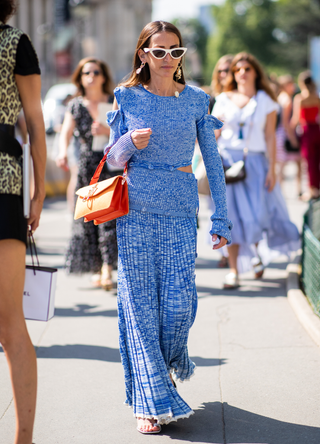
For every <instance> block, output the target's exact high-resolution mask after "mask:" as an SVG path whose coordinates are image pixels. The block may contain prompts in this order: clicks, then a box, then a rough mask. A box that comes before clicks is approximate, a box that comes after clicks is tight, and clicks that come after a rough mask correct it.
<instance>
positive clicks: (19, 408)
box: [0, 0, 46, 444]
mask: <svg viewBox="0 0 320 444" xmlns="http://www.w3.org/2000/svg"><path fill="white" fill-rule="evenodd" d="M15 10H16V7H15V2H14V1H12V0H0V65H1V70H0V90H1V95H0V168H1V177H0V207H1V217H0V342H1V344H2V347H3V349H4V352H5V356H6V359H7V361H8V365H9V372H10V378H11V383H12V389H13V398H14V405H15V413H16V433H15V438H14V443H15V444H31V442H32V432H33V423H34V417H35V409H36V392H37V363H36V354H35V350H34V347H33V345H32V342H31V340H30V337H29V334H28V331H27V327H26V323H25V320H24V314H23V308H22V299H23V287H24V278H25V255H26V244H27V225H30V227H31V230H32V231H34V230H36V229H37V227H38V225H39V219H40V213H41V210H42V205H43V201H44V198H45V187H44V177H45V162H46V141H45V128H44V121H43V115H42V108H41V80H40V68H39V61H38V58H37V55H36V53H35V50H34V48H33V46H32V44H31V42H30V39H29V37H28V36H27V35H26V34H24V33H23V32H22V31H20V30H19V29H16V28H12V27H10V26H8V25H6V24H5V23H6V22H7V21H8V19H9V17H10V16H11V15H12V14H13V13H14V12H15ZM21 108H23V111H24V115H25V119H26V124H27V130H28V133H29V134H30V144H31V154H32V159H33V166H34V195H33V198H32V200H31V208H30V217H29V219H28V220H27V219H25V217H24V213H23V202H22V170H21V155H22V149H21V146H20V144H19V142H18V141H17V140H16V139H15V138H14V136H15V132H14V126H15V124H16V122H17V119H18V116H19V112H20V110H21Z"/></svg>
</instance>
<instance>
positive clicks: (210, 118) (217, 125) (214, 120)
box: [204, 114, 223, 130]
mask: <svg viewBox="0 0 320 444" xmlns="http://www.w3.org/2000/svg"><path fill="white" fill-rule="evenodd" d="M204 121H205V122H208V123H211V124H212V125H213V129H215V130H217V129H220V128H222V127H223V122H221V120H219V119H217V118H216V117H215V116H213V115H212V114H206V115H205V116H204Z"/></svg>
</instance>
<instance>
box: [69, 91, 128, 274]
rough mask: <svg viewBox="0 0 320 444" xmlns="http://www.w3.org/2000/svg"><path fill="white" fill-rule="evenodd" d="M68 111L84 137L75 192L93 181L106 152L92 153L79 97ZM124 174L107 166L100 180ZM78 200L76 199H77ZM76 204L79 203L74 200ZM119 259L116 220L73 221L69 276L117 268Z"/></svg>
mask: <svg viewBox="0 0 320 444" xmlns="http://www.w3.org/2000/svg"><path fill="white" fill-rule="evenodd" d="M68 111H69V112H70V113H71V114H72V116H73V118H74V120H75V122H76V129H77V130H78V132H79V135H80V138H81V145H80V159H79V164H78V167H79V171H78V181H77V186H76V189H79V188H82V187H84V186H87V185H89V183H90V180H91V178H92V176H93V174H94V172H95V170H96V168H97V166H98V164H99V162H100V160H101V159H102V157H103V151H92V141H93V136H92V133H91V125H92V123H93V119H92V117H91V115H90V113H89V111H88V109H87V108H86V107H85V106H84V104H83V97H81V96H79V97H76V98H74V99H73V100H71V101H70V103H69V105H68ZM118 173H119V174H121V172H120V171H119V172H117V171H112V172H110V171H109V170H108V167H107V165H105V166H104V168H103V170H102V172H101V175H100V180H105V179H108V178H110V177H112V176H114V175H117V174H118ZM75 197H76V196H75ZM75 202H76V200H75ZM117 258H118V248H117V235H116V221H115V220H112V221H110V222H106V223H104V224H101V225H98V226H96V225H94V224H93V222H88V223H85V222H84V220H83V219H78V220H75V221H73V225H72V235H71V240H70V243H69V247H68V250H67V255H66V268H67V271H68V272H69V273H89V272H91V273H98V272H100V270H101V267H102V264H108V265H115V263H116V261H117Z"/></svg>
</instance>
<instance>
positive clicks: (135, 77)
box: [121, 21, 186, 88]
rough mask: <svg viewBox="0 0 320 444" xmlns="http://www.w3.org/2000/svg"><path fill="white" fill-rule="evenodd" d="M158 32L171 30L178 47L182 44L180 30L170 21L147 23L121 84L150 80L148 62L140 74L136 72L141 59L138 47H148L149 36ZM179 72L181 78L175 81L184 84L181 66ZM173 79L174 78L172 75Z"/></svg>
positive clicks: (126, 84)
mask: <svg viewBox="0 0 320 444" xmlns="http://www.w3.org/2000/svg"><path fill="white" fill-rule="evenodd" d="M159 32H172V33H173V34H175V35H176V36H177V37H178V39H179V46H180V47H181V46H183V44H182V37H181V34H180V31H179V29H178V28H177V27H176V26H174V25H173V24H172V23H168V22H163V21H156V22H150V23H148V24H147V25H146V26H145V27H144V28H143V30H142V31H141V34H140V36H139V39H138V43H137V47H136V49H135V52H134V56H133V67H132V71H131V74H129V78H128V79H127V80H124V81H123V82H122V83H121V85H123V86H125V87H127V88H130V87H131V86H137V85H138V84H139V83H141V84H142V85H147V84H148V83H149V82H150V69H149V66H148V63H146V65H145V67H144V68H143V69H142V70H141V72H140V74H137V73H136V69H138V68H139V67H140V65H141V60H140V57H139V55H138V52H139V50H140V49H143V48H148V47H149V45H150V40H151V37H152V36H153V35H155V34H158V33H159ZM181 73H182V75H181V78H180V79H179V80H176V82H178V83H182V84H183V85H185V83H186V81H185V79H184V74H183V68H182V67H181ZM173 80H175V78H174V76H173Z"/></svg>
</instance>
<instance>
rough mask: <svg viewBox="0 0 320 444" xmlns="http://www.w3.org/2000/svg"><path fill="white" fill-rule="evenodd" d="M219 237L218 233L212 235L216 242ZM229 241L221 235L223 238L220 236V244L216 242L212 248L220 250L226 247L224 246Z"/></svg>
mask: <svg viewBox="0 0 320 444" xmlns="http://www.w3.org/2000/svg"><path fill="white" fill-rule="evenodd" d="M217 239H218V235H217V234H213V236H212V242H213V243H215V242H216V240H217ZM227 242H228V241H227V239H226V238H225V237H222V236H221V238H220V242H219V243H218V244H215V245H214V246H213V247H212V249H213V250H219V248H222V247H224V246H225V245H226V243H227Z"/></svg>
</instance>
